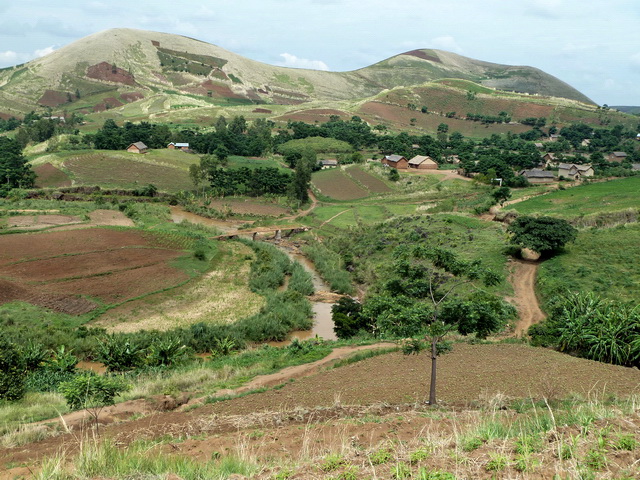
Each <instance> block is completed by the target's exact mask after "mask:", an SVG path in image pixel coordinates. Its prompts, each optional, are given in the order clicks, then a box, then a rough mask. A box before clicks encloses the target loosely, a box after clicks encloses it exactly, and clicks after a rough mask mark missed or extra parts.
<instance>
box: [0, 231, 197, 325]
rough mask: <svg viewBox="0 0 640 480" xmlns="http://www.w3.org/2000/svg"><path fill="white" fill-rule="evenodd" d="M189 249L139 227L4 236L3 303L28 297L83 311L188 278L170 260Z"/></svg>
mask: <svg viewBox="0 0 640 480" xmlns="http://www.w3.org/2000/svg"><path fill="white" fill-rule="evenodd" d="M183 254H184V252H182V251H181V250H179V249H177V248H167V247H166V246H162V240H160V239H156V238H154V237H153V236H151V235H148V234H142V233H141V232H136V231H120V230H111V229H102V228H92V229H84V230H65V231H56V232H46V233H37V234H27V233H24V234H14V235H3V236H2V237H0V277H2V285H1V287H2V288H0V303H7V302H11V301H16V300H20V301H25V302H29V303H32V304H35V305H39V306H43V307H47V308H51V309H53V310H56V311H59V312H63V313H69V314H82V313H86V312H88V311H91V310H93V309H94V308H95V307H96V304H95V303H94V302H93V301H91V300H89V299H87V298H86V297H93V298H99V299H101V300H103V301H105V302H107V303H120V302H123V301H125V300H128V299H131V298H135V297H139V296H143V295H146V294H149V293H152V292H155V291H157V290H161V289H164V288H168V287H171V286H174V285H177V284H179V283H182V282H184V281H185V280H187V279H188V276H187V274H186V273H184V272H182V271H180V270H178V269H176V268H174V267H172V266H170V265H169V263H170V262H171V261H172V260H174V259H176V258H177V257H179V256H181V255H183Z"/></svg>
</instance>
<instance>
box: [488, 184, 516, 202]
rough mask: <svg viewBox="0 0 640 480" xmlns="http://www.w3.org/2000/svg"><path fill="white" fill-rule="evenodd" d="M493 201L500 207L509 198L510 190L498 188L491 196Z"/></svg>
mask: <svg viewBox="0 0 640 480" xmlns="http://www.w3.org/2000/svg"><path fill="white" fill-rule="evenodd" d="M491 196H492V197H493V199H494V200H495V201H496V202H497V203H499V204H500V206H502V205H503V204H504V202H506V201H507V200H509V199H510V198H511V189H510V188H509V187H500V188H497V189H495V190H494V191H493V193H492V194H491Z"/></svg>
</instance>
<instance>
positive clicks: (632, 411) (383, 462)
mask: <svg viewBox="0 0 640 480" xmlns="http://www.w3.org/2000/svg"><path fill="white" fill-rule="evenodd" d="M485 400H486V401H485V403H484V404H483V405H482V407H481V408H479V409H477V410H473V411H470V410H467V411H454V410H449V409H436V410H433V409H431V410H426V409H419V408H418V409H411V410H406V409H402V410H398V411H397V412H389V411H388V410H385V408H384V407H378V408H377V409H371V410H370V411H369V412H367V411H364V410H360V411H356V410H348V409H347V408H343V407H340V406H335V407H334V408H333V409H332V410H331V412H330V413H333V414H334V415H335V416H336V417H340V418H336V419H334V420H330V421H315V420H313V419H309V420H307V421H306V423H302V424H300V423H299V422H285V424H281V425H280V426H279V427H277V430H278V433H277V435H279V436H281V437H283V438H285V439H286V438H289V436H290V435H291V434H292V432H294V431H295V432H297V433H295V435H296V438H298V440H299V442H298V446H297V447H295V446H292V447H291V448H290V449H289V451H288V452H287V453H288V455H286V454H285V455H286V456H285V457H283V458H281V456H282V455H283V454H284V452H280V453H279V452H272V453H271V455H269V456H264V455H263V449H262V448H261V447H260V444H261V443H264V440H265V439H268V438H270V437H271V436H272V435H273V434H275V431H273V430H272V429H270V428H269V427H264V425H265V424H267V422H269V421H273V419H274V418H275V417H276V416H278V414H274V415H272V416H273V417H274V418H270V417H267V416H263V417H261V418H260V419H254V421H253V423H251V422H249V424H246V425H245V428H243V429H241V430H240V431H238V432H235V433H233V434H230V435H229V437H230V438H231V439H233V440H232V441H234V442H235V445H234V446H233V447H232V448H230V449H229V451H228V452H226V453H225V454H221V453H220V452H218V451H213V452H209V451H207V452H206V453H207V454H206V455H203V454H202V453H203V452H202V450H201V453H200V454H196V455H190V454H188V453H186V452H188V451H192V449H190V448H188V447H189V446H190V447H194V446H200V447H199V448H202V447H201V446H202V445H203V442H199V441H198V439H197V438H191V437H190V436H189V435H186V436H183V437H180V438H176V437H173V438H167V439H163V440H156V441H149V440H134V441H132V442H130V443H128V444H127V445H126V448H122V446H120V445H116V444H115V443H114V442H113V441H112V440H106V441H104V442H98V441H95V440H90V441H85V442H83V443H81V445H80V451H79V453H76V454H71V455H68V456H65V455H61V456H56V457H53V458H50V459H49V460H48V461H47V462H45V464H44V466H43V468H42V469H41V470H40V472H39V474H38V475H37V476H36V478H39V479H56V480H58V479H59V480H62V479H65V480H66V479H69V480H71V479H74V480H75V479H85V478H95V477H96V476H97V475H99V476H100V477H101V478H104V477H106V478H110V479H114V480H120V479H134V478H135V479H138V478H140V479H142V478H181V479H185V480H186V479H203V478H212V479H225V478H264V479H289V478H291V479H293V478H330V479H344V480H350V479H363V478H366V479H372V478H385V479H387V478H389V479H424V480H454V479H464V478H474V479H485V478H486V479H488V478H549V479H552V478H553V479H556V478H557V479H565V478H580V479H596V478H617V479H632V478H638V477H637V475H638V474H639V473H640V469H639V468H638V465H637V462H635V461H634V459H635V458H637V454H638V451H639V443H638V438H637V432H636V431H635V429H634V426H633V422H634V418H637V414H638V410H639V409H640V405H639V403H638V400H639V399H638V398H636V397H633V398H630V399H628V400H624V401H620V400H611V399H602V398H590V399H577V398H572V399H565V400H561V401H555V402H551V401H546V400H545V401H543V402H539V403H535V402H531V403H526V402H511V401H509V400H508V399H507V398H506V397H504V396H495V397H492V398H487V399H485ZM317 413H320V412H317ZM278 418H282V415H281V414H280V415H279V416H278ZM289 423H292V424H289ZM260 424H262V425H263V426H260ZM363 431H369V432H372V431H377V432H380V431H382V432H386V435H384V436H383V437H382V438H381V437H380V436H378V435H370V436H369V437H368V438H367V436H366V435H362V434H360V435H359V434H358V432H363ZM373 437H375V438H373ZM234 474H235V476H233V477H231V476H232V475H234Z"/></svg>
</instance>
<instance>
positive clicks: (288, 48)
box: [0, 0, 640, 106]
mask: <svg viewBox="0 0 640 480" xmlns="http://www.w3.org/2000/svg"><path fill="white" fill-rule="evenodd" d="M639 27H640V1H639V0H588V1H586V0H398V1H397V2H392V1H389V0H198V1H195V0H179V1H176V0H174V1H167V0H158V1H153V2H151V1H145V0H139V1H137V2H136V1H134V2H132V1H131V0H126V1H125V0H83V1H77V0H57V1H55V2H52V1H51V0H0V67H6V66H11V65H16V64H19V63H23V62H25V61H28V60H31V59H33V58H37V57H40V56H43V55H46V54H48V53H50V52H52V51H54V50H56V49H58V48H60V47H63V46H65V45H67V44H69V43H72V42H74V41H75V40H78V39H80V38H82V37H84V36H87V35H90V34H92V33H96V32H99V31H102V30H106V29H109V28H138V29H142V30H151V31H157V32H166V33H175V34H180V35H185V36H189V37H192V38H196V39H198V40H202V41H205V42H208V43H212V44H214V45H217V46H219V47H222V48H224V49H226V50H230V51H232V52H234V53H237V54H239V55H242V56H245V57H248V58H250V59H252V60H258V61H261V62H264V63H268V64H271V65H281V66H287V67H294V68H313V69H319V70H331V71H347V70H355V69H358V68H362V67H366V66H368V65H371V64H373V63H376V62H378V61H381V60H384V59H386V58H389V57H392V56H394V55H397V54H400V53H403V52H406V51H409V50H414V49H417V48H437V49H441V50H447V51H451V52H454V53H458V54H460V55H464V56H467V57H471V58H475V59H477V60H484V61H488V62H494V63H501V64H507V65H528V66H532V67H536V68H539V69H541V70H544V71H545V72H547V73H549V74H551V75H554V76H556V77H558V78H559V79H561V80H563V81H565V82H566V83H568V84H570V85H571V86H573V87H574V88H576V89H578V90H579V91H581V92H582V93H584V94H585V95H586V96H587V97H589V98H591V99H592V100H593V101H594V102H596V103H597V104H599V105H603V104H607V105H635V106H640V28H639Z"/></svg>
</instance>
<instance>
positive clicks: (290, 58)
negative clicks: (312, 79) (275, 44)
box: [278, 53, 329, 70]
mask: <svg viewBox="0 0 640 480" xmlns="http://www.w3.org/2000/svg"><path fill="white" fill-rule="evenodd" d="M280 56H281V57H282V58H284V62H278V65H279V66H281V67H291V68H309V69H312V70H329V67H328V66H327V64H326V63H324V62H323V61H322V60H308V59H306V58H298V57H296V56H295V55H291V54H290V53H281V54H280Z"/></svg>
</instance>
